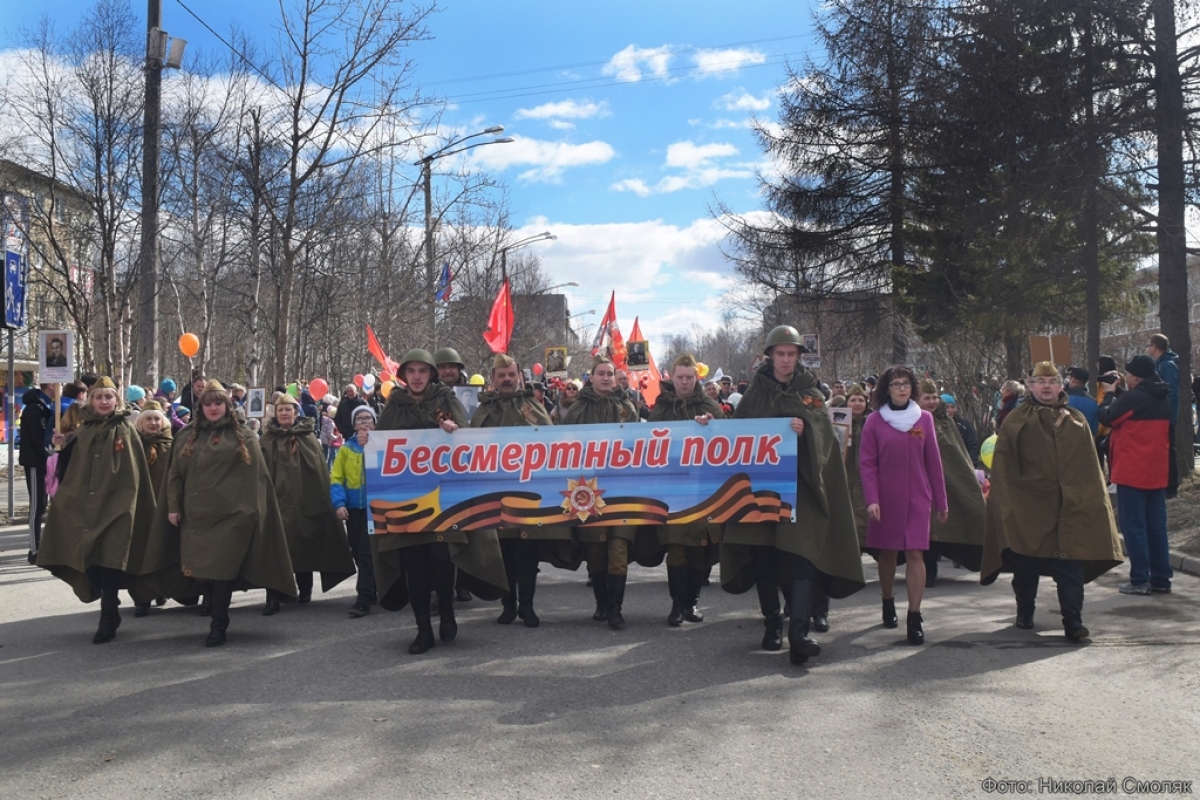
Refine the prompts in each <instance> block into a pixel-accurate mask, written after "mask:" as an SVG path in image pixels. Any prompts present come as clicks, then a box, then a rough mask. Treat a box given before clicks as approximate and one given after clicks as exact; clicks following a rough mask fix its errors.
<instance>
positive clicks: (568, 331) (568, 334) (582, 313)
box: [564, 308, 596, 354]
mask: <svg viewBox="0 0 1200 800" xmlns="http://www.w3.org/2000/svg"><path fill="white" fill-rule="evenodd" d="M595 313H596V309H594V308H589V309H588V310H587V311H580V312H579V313H578V314H571V313H568V314H567V317H566V320H565V322H566V330H565V331H564V333H565V334H566V342H565V344H566V346H567V353H568V354H570V352H571V320H572V319H574V318H575V317H586V316H587V315H588V314H595Z"/></svg>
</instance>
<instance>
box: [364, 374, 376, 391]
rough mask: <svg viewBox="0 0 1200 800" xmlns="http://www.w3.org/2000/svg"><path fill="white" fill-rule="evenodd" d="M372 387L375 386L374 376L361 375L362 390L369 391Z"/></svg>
mask: <svg viewBox="0 0 1200 800" xmlns="http://www.w3.org/2000/svg"><path fill="white" fill-rule="evenodd" d="M374 385H375V376H374V375H363V388H364V389H368V390H369V389H370V388H371V387H372V386H374Z"/></svg>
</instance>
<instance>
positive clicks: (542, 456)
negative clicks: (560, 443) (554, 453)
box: [521, 442, 550, 483]
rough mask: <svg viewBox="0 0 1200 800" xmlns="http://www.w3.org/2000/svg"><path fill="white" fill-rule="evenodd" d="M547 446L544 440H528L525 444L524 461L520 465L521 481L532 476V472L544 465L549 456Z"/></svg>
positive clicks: (523, 481)
mask: <svg viewBox="0 0 1200 800" xmlns="http://www.w3.org/2000/svg"><path fill="white" fill-rule="evenodd" d="M549 456H550V453H549V448H547V447H546V445H545V443H544V442H530V443H529V444H527V445H525V463H524V464H523V465H522V467H521V483H525V482H526V481H528V480H529V479H530V478H532V477H533V473H535V472H537V471H538V470H539V469H541V468H542V467H544V466H546V459H547V458H549Z"/></svg>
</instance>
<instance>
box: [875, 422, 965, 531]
mask: <svg viewBox="0 0 1200 800" xmlns="http://www.w3.org/2000/svg"><path fill="white" fill-rule="evenodd" d="M858 471H859V474H860V475H861V476H862V487H863V497H864V499H865V500H866V501H867V505H868V506H870V505H875V504H878V505H879V513H880V517H881V519H880V521H879V522H868V523H867V541H866V546H867V547H872V548H878V549H880V550H928V549H929V518H930V512H931V511H932V510H933V508H934V507H935V506H936V508H937V509H938V510H939V511H944V510H946V508H947V506H946V481H945V479H944V478H943V477H942V456H941V454H940V453H939V452H938V444H937V431H936V429H935V428H934V425H933V416H932V415H931V414H930V413H929V412H928V411H922V412H921V418H920V419H919V420H917V423H916V424H915V425H913V427H912V430H909V431H905V432H901V431H898V430H896V429H895V428H893V427H892V426H891V425H889V424H888V423H887V421H885V420H884V419H883V417H882V415H880V414H871V415H870V416H868V417H867V421H866V423H865V424H864V425H863V432H862V445H861V447H860V448H859V455H858Z"/></svg>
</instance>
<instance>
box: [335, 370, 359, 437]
mask: <svg viewBox="0 0 1200 800" xmlns="http://www.w3.org/2000/svg"><path fill="white" fill-rule="evenodd" d="M366 404H367V402H366V401H365V400H363V399H362V398H361V397H359V396H358V387H357V386H355V385H354V384H353V383H348V384H346V388H345V389H342V400H341V402H340V403H338V410H337V413H336V414H334V415H333V424H334V425H335V426H336V427H337V429H338V431H339V432H340V433H341V434H342V438H343V439H346V440H349V439H351V438H352V437H353V436H354V409H356V408H358V407H360V406H365V405H366Z"/></svg>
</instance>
